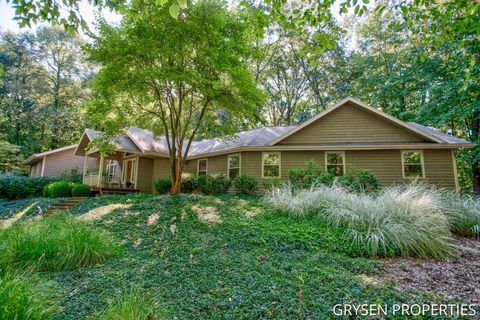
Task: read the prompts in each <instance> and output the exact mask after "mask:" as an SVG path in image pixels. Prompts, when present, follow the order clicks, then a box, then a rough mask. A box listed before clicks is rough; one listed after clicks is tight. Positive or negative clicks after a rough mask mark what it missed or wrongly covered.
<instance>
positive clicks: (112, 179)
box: [83, 172, 122, 188]
mask: <svg viewBox="0 0 480 320" xmlns="http://www.w3.org/2000/svg"><path fill="white" fill-rule="evenodd" d="M83 183H84V184H86V185H89V186H90V187H109V188H121V187H122V179H121V176H120V175H119V174H115V175H108V176H102V177H100V185H98V172H92V173H87V174H86V175H85V177H84V178H83Z"/></svg>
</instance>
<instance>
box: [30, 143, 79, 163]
mask: <svg viewBox="0 0 480 320" xmlns="http://www.w3.org/2000/svg"><path fill="white" fill-rule="evenodd" d="M77 146H78V144H72V145H69V146H65V147H61V148H57V149H52V150H48V151H45V152H40V153H34V154H32V155H31V156H30V157H28V159H27V160H25V161H24V162H23V164H32V163H34V162H37V161H38V160H40V158H42V157H43V156H46V155H49V154H53V153H57V152H62V151H65V150H69V149H73V148H76V147H77Z"/></svg>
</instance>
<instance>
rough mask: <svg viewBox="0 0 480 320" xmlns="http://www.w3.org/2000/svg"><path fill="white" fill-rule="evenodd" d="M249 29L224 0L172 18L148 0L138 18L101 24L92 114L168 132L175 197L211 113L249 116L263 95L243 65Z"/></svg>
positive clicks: (111, 126)
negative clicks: (227, 111) (221, 111)
mask: <svg viewBox="0 0 480 320" xmlns="http://www.w3.org/2000/svg"><path fill="white" fill-rule="evenodd" d="M248 31H249V29H248V27H247V25H246V24H245V23H244V21H242V19H241V16H240V15H237V14H234V13H232V12H229V11H227V9H226V7H225V4H224V3H222V2H220V1H215V0H202V1H198V2H195V3H193V4H190V5H189V6H188V8H186V9H185V11H184V12H183V13H182V15H181V16H180V17H179V19H178V20H175V21H172V19H171V17H170V13H169V12H168V10H167V8H159V7H158V6H157V5H156V2H155V1H146V2H145V10H144V13H143V15H142V17H141V18H140V19H132V18H129V17H126V18H124V20H123V22H122V24H121V26H120V27H112V26H109V25H107V24H103V25H102V26H101V32H100V36H99V38H97V39H96V40H95V42H94V44H93V45H92V46H91V47H90V49H89V52H90V55H91V58H92V59H93V60H94V61H96V62H99V63H100V64H101V65H102V68H101V70H100V72H99V74H98V78H97V80H96V83H95V89H96V98H97V99H96V102H97V103H93V104H92V107H91V108H90V114H91V115H92V116H93V117H94V118H95V119H97V120H99V119H101V120H103V121H101V122H102V123H103V125H104V126H105V128H106V129H107V132H114V131H116V130H118V129H119V128H123V127H125V126H128V125H138V124H139V123H142V124H143V125H144V126H146V127H147V128H150V129H152V130H153V131H154V132H155V133H157V134H162V135H164V136H165V137H166V141H167V145H168V151H169V154H170V171H171V176H172V179H173V185H172V189H171V193H172V194H176V193H179V192H180V184H181V173H182V170H183V167H184V161H185V157H186V156H187V155H188V153H189V150H190V146H191V143H192V141H193V139H194V138H195V136H196V135H197V133H198V131H199V130H201V128H202V121H203V120H204V118H205V117H206V115H209V114H211V113H212V112H214V111H215V110H218V109H219V108H221V109H230V110H236V112H235V114H236V115H240V114H241V115H244V116H246V115H248V114H249V113H251V109H252V107H253V106H255V105H256V104H258V103H260V102H261V101H262V99H263V95H262V93H261V91H260V90H259V89H257V87H256V84H255V82H254V81H253V78H252V74H251V73H250V71H249V69H248V66H247V64H246V63H245V61H246V58H248V56H249V54H250V53H251V50H252V43H251V39H252V37H251V36H250V35H249V34H246V32H248ZM105 119H106V121H105Z"/></svg>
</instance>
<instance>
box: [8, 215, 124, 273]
mask: <svg viewBox="0 0 480 320" xmlns="http://www.w3.org/2000/svg"><path fill="white" fill-rule="evenodd" d="M120 252H121V247H120V246H119V245H118V243H117V242H116V240H115V239H114V238H113V237H112V236H110V235H109V234H108V233H106V232H104V231H101V230H99V229H97V228H95V227H93V226H90V225H88V224H86V223H84V222H81V221H78V220H77V219H75V218H72V217H69V216H67V215H52V216H48V217H44V218H42V219H39V220H34V221H29V222H23V223H19V224H15V225H13V226H12V227H10V228H8V229H5V230H2V231H0V268H2V269H4V270H10V269H16V270H18V269H27V268H33V269H35V270H40V271H61V270H75V269H81V268H83V267H87V266H90V265H95V264H101V263H104V262H105V261H107V260H108V259H109V258H111V257H113V256H116V255H118V254H119V253H120Z"/></svg>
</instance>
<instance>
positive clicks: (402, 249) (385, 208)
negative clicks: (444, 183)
mask: <svg viewBox="0 0 480 320" xmlns="http://www.w3.org/2000/svg"><path fill="white" fill-rule="evenodd" d="M266 202H267V203H268V204H269V205H270V206H272V207H273V208H276V209H280V210H283V211H286V212H288V213H290V214H292V215H294V216H301V217H304V216H308V215H315V216H318V217H320V218H321V219H324V220H325V221H327V222H328V223H329V224H330V225H331V226H332V227H334V228H338V229H339V230H343V232H344V236H345V239H346V241H348V243H350V244H351V246H352V248H354V249H355V250H356V251H357V252H358V253H359V254H361V255H366V256H377V255H381V256H393V255H402V256H406V255H410V256H418V257H431V258H436V259H447V258H450V257H454V256H456V254H457V250H456V248H455V247H454V245H453V237H452V234H451V232H450V229H449V228H450V224H449V220H448V218H447V216H446V214H445V212H444V208H443V203H442V198H441V193H440V192H438V191H436V190H434V189H432V188H431V187H429V186H427V185H417V184H411V185H408V186H396V187H388V188H384V189H382V190H381V191H380V192H379V193H378V194H377V195H371V194H368V193H354V192H350V191H348V190H347V189H344V188H341V187H338V186H333V187H328V186H317V187H315V188H311V189H308V190H307V189H301V190H296V189H295V188H294V187H293V188H292V186H288V185H285V186H283V187H282V188H277V189H274V190H273V191H271V192H270V194H269V195H268V196H267V197H266Z"/></svg>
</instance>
